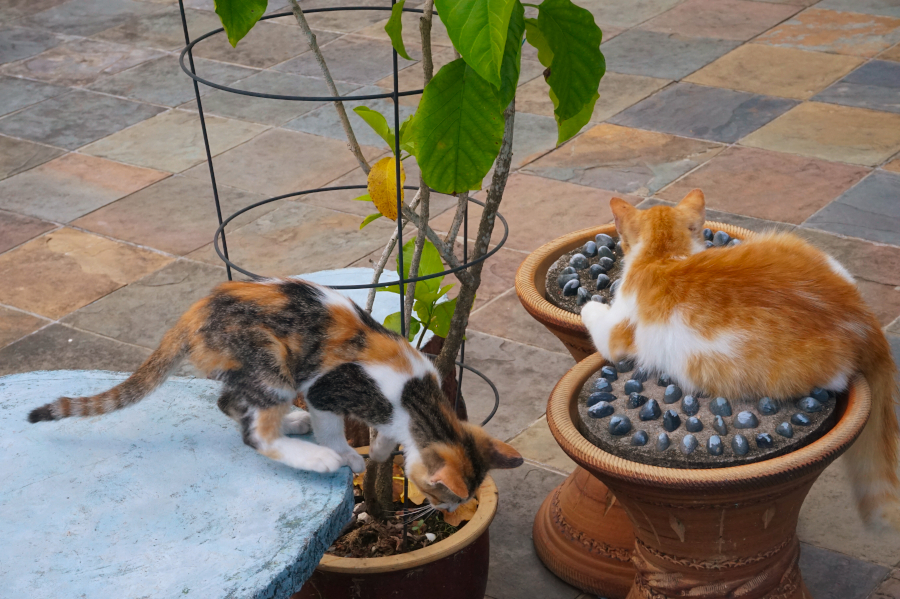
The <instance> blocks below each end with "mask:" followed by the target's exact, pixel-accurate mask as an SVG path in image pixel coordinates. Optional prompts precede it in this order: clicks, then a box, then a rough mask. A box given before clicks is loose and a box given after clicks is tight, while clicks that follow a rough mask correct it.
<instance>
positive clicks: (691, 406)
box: [681, 395, 700, 416]
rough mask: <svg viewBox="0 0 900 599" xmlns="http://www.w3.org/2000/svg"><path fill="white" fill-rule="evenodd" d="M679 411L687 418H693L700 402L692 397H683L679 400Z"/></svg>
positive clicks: (698, 409)
mask: <svg viewBox="0 0 900 599" xmlns="http://www.w3.org/2000/svg"><path fill="white" fill-rule="evenodd" d="M681 411H682V412H684V413H685V414H687V415H688V416H694V415H696V414H697V412H699V411H700V402H699V401H697V399H696V398H695V397H694V396H693V395H685V396H684V399H682V400H681Z"/></svg>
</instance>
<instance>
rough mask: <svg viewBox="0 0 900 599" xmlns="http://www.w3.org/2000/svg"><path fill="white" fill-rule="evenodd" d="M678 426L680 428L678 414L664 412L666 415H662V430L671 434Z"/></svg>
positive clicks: (672, 411)
mask: <svg viewBox="0 0 900 599" xmlns="http://www.w3.org/2000/svg"><path fill="white" fill-rule="evenodd" d="M647 403H649V402H647ZM679 426H681V417H679V416H678V412H676V411H675V410H666V413H665V414H663V428H664V429H666V430H667V431H668V432H670V433H671V432H672V431H674V430H675V429H677V428H678V427H679Z"/></svg>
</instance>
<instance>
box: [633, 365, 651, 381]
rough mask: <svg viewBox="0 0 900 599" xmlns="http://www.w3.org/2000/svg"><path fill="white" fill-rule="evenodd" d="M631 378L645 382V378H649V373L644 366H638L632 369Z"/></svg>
mask: <svg viewBox="0 0 900 599" xmlns="http://www.w3.org/2000/svg"><path fill="white" fill-rule="evenodd" d="M631 378H633V379H634V380H636V381H640V382H642V383H646V382H647V379H649V378H650V373H649V372H647V369H646V368H644V367H643V366H638V367H637V368H635V369H634V373H633V374H632V375H631Z"/></svg>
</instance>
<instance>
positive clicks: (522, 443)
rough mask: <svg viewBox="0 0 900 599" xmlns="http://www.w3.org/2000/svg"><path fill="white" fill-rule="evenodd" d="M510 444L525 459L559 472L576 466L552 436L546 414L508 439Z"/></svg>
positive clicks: (571, 469) (570, 470) (573, 468)
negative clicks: (511, 438) (513, 437)
mask: <svg viewBox="0 0 900 599" xmlns="http://www.w3.org/2000/svg"><path fill="white" fill-rule="evenodd" d="M510 445H512V446H513V447H515V448H516V449H518V450H519V453H521V454H522V457H523V458H525V459H526V460H530V461H532V462H537V463H538V464H541V465H544V466H549V467H550V468H553V469H555V470H559V471H561V472H572V471H573V470H575V466H577V464H576V463H575V462H573V461H572V458H570V457H569V456H567V455H566V453H565V452H564V451H563V450H562V449H560V447H559V444H558V443H557V442H556V439H554V438H553V435H552V434H551V433H550V428H549V427H548V426H547V417H546V416H541V419H540V420H538V421H537V422H535V423H534V424H532V425H531V426H529V427H528V428H527V429H526V430H525V431H523V432H522V433H520V434H519V435H518V436H517V437H516V438H515V439H513V440H512V441H510Z"/></svg>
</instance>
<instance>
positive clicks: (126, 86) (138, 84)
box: [88, 55, 259, 107]
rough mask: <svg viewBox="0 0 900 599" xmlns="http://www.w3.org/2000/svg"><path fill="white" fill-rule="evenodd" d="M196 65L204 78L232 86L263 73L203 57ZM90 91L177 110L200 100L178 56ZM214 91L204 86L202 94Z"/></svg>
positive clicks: (121, 75) (149, 64)
mask: <svg viewBox="0 0 900 599" xmlns="http://www.w3.org/2000/svg"><path fill="white" fill-rule="evenodd" d="M194 66H195V67H196V69H197V74H198V75H199V76H200V77H203V78H204V79H206V80H208V81H212V82H213V83H219V84H221V85H230V84H232V83H234V82H235V81H237V80H238V79H243V78H245V77H249V76H251V75H253V74H255V73H258V72H259V71H257V70H256V69H248V68H246V67H240V66H237V65H232V64H225V63H222V62H216V61H214V60H205V59H202V58H195V59H194ZM88 89H91V90H94V91H98V92H103V93H107V94H111V95H114V96H124V97H126V98H131V99H133V100H140V101H143V102H150V103H152V104H162V105H164V106H173V107H174V106H179V105H181V104H184V103H185V102H189V101H191V100H193V99H194V98H195V97H196V96H195V95H194V85H193V83H192V82H191V78H190V77H188V76H187V75H186V74H185V72H184V71H182V70H181V65H179V64H178V57H177V56H175V55H170V56H164V57H162V58H158V59H156V60H153V61H151V62H145V63H144V64H142V65H140V66H137V67H134V68H133V69H129V70H127V71H123V72H121V73H118V74H116V75H113V76H111V77H106V78H104V79H101V80H100V81H97V82H96V83H94V84H92V85H91V86H90V87H89V88H88ZM210 91H211V88H210V87H208V86H206V85H201V86H200V93H201V94H204V93H209V92H210Z"/></svg>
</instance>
